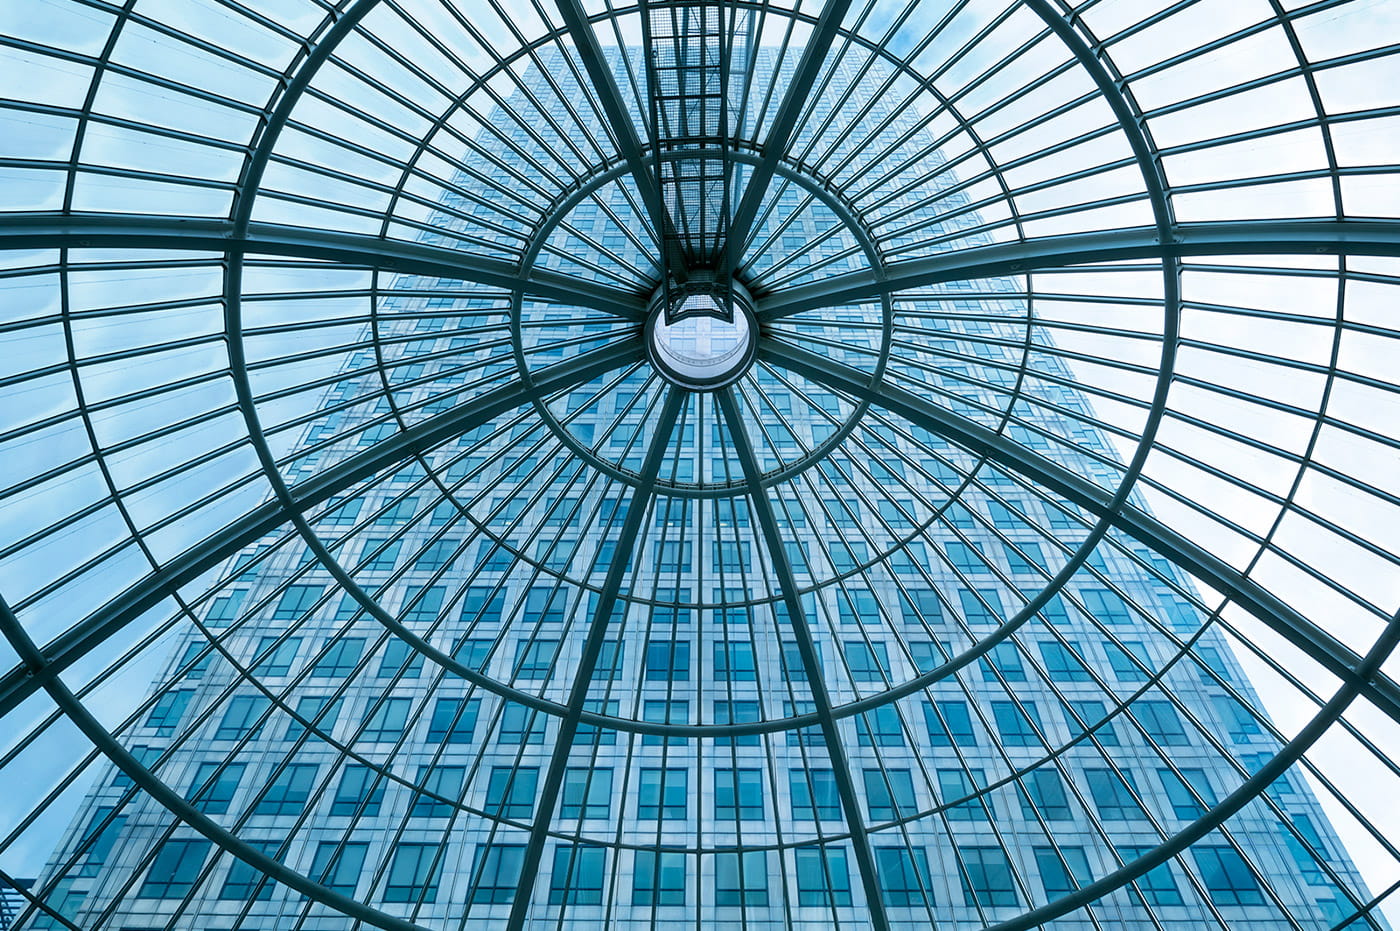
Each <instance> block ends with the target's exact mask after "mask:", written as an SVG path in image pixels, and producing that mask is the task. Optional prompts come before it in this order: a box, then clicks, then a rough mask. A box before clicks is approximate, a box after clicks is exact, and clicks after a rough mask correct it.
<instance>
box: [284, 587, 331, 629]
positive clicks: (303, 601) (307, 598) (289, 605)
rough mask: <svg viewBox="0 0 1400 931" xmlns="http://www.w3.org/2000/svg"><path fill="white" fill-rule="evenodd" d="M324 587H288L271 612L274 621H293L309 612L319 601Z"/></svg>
mask: <svg viewBox="0 0 1400 931" xmlns="http://www.w3.org/2000/svg"><path fill="white" fill-rule="evenodd" d="M325 590H326V589H325V586H324V585H288V586H287V587H286V589H285V590H284V591H283V592H282V597H281V598H279V599H278V600H277V607H276V608H275V609H274V610H273V612H272V619H273V620H274V621H294V620H296V619H297V618H299V617H301V616H302V615H303V614H305V613H306V612H308V611H310V610H311V606H312V605H314V604H315V603H316V602H317V601H320V600H321V593H322V592H324V591H325Z"/></svg>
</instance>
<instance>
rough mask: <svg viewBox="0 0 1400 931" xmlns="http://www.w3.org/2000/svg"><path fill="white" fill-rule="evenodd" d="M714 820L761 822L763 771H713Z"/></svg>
mask: <svg viewBox="0 0 1400 931" xmlns="http://www.w3.org/2000/svg"><path fill="white" fill-rule="evenodd" d="M715 818H716V820H720V821H761V820H763V770H761V769H717V770H715Z"/></svg>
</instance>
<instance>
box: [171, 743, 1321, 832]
mask: <svg viewBox="0 0 1400 931" xmlns="http://www.w3.org/2000/svg"><path fill="white" fill-rule="evenodd" d="M246 769H247V766H246V764H243V763H229V764H227V765H225V766H223V767H222V768H221V767H220V766H219V765H218V764H215V763H201V764H200V765H199V767H198V768H197V769H196V770H195V773H194V776H193V778H192V780H191V782H190V786H189V789H188V792H187V794H188V796H189V798H190V800H191V801H192V802H193V803H194V804H195V805H196V806H197V807H199V808H200V809H201V810H202V811H204V812H206V813H208V814H224V813H227V812H228V811H229V808H230V806H231V804H232V802H233V799H234V797H235V794H236V793H237V791H238V789H239V786H240V784H241V783H242V781H243V777H244V774H245V772H246ZM319 773H320V767H319V766H318V765H317V764H315V763H291V764H288V765H286V766H284V767H283V768H282V769H281V770H280V771H278V772H277V774H276V775H275V776H273V777H272V779H271V780H269V781H268V783H267V784H266V786H265V787H264V789H263V791H262V793H261V795H260V797H259V798H258V799H257V800H256V801H255V802H254V803H253V805H252V809H251V812H250V813H251V814H253V815H300V814H301V813H302V811H303V810H304V809H305V808H306V806H307V805H308V804H309V803H310V802H311V799H312V793H313V792H314V791H315V787H316V781H317V776H318V775H319ZM1120 773H1121V774H1120ZM712 774H713V775H712V778H713V785H712V788H713V798H712V799H711V800H710V801H708V802H707V803H706V806H705V808H706V812H707V814H708V816H710V817H712V818H713V819H714V820H715V821H746V820H753V821H764V820H766V819H767V816H766V815H765V810H764V794H765V792H764V784H765V774H764V770H762V769H760V768H756V767H754V768H719V769H715V770H713V771H712ZM467 775H468V767H466V766H460V765H445V764H444V765H436V766H420V767H419V771H418V775H417V780H416V781H417V783H418V784H419V785H422V786H423V787H424V789H425V790H426V791H427V792H429V793H432V795H433V796H438V797H441V798H445V799H450V800H455V799H460V798H462V797H463V795H464V793H465V791H466V782H467ZM934 775H935V778H936V779H937V782H938V786H937V792H938V795H939V797H941V798H942V799H944V800H947V801H953V800H956V799H959V798H963V797H965V796H969V795H971V794H973V793H974V792H976V791H977V788H978V787H979V786H982V785H985V784H986V776H985V772H984V771H983V770H982V769H980V768H976V767H973V768H958V769H950V768H938V769H935V771H934ZM1082 775H1083V779H1084V783H1085V787H1086V789H1087V795H1088V797H1089V798H1090V799H1091V800H1092V802H1093V804H1094V807H1095V809H1096V811H1097V814H1098V816H1099V818H1100V819H1101V820H1104V821H1126V820H1135V819H1145V818H1146V817H1147V813H1146V812H1145V811H1144V810H1143V808H1142V805H1141V804H1140V802H1139V799H1141V798H1142V797H1143V796H1142V794H1141V792H1140V790H1139V788H1138V786H1137V782H1136V779H1135V777H1134V774H1133V771H1132V770H1131V769H1128V768H1126V767H1124V768H1121V769H1120V771H1119V772H1115V771H1114V770H1112V769H1109V768H1106V767H1087V768H1085V769H1084V770H1083V774H1082ZM861 778H862V782H863V786H864V789H865V801H866V809H867V814H868V815H869V817H870V819H871V820H872V821H874V822H886V821H893V820H896V819H899V818H907V817H912V816H914V815H916V814H917V813H918V812H920V811H921V810H922V809H923V808H924V807H925V803H922V802H921V801H920V800H919V797H918V795H919V793H918V792H917V791H916V789H915V783H914V774H913V772H912V771H911V770H909V769H905V768H897V767H889V768H883V769H875V768H866V769H863V770H861ZM1157 778H1158V779H1159V781H1160V783H1161V786H1162V791H1163V793H1164V797H1165V799H1166V802H1167V804H1168V805H1169V806H1170V809H1171V813H1172V814H1173V815H1174V816H1175V817H1176V818H1179V819H1181V820H1185V821H1189V820H1194V819H1195V818H1198V817H1200V816H1201V815H1202V814H1204V813H1205V811H1206V808H1207V807H1209V806H1211V805H1214V804H1215V802H1216V798H1215V794H1214V791H1213V789H1212V788H1211V784H1210V780H1209V779H1208V777H1207V776H1206V773H1205V771H1204V770H1202V769H1198V768H1191V767H1183V768H1180V769H1179V770H1176V771H1173V770H1172V769H1170V768H1166V767H1163V768H1159V769H1158V770H1157ZM788 780H789V796H788V799H787V802H788V803H789V805H790V807H789V808H788V811H789V813H790V816H791V817H792V818H793V819H794V820H796V821H840V820H842V818H843V815H842V812H841V808H840V800H839V794H838V792H837V786H836V779H835V776H834V774H833V772H832V771H831V770H830V769H821V768H816V769H792V770H789V772H788ZM538 783H539V768H538V767H535V766H494V767H491V769H490V770H489V775H488V779H487V787H486V796H485V799H484V801H483V804H482V807H483V809H484V810H485V811H486V812H488V813H491V814H495V815H498V816H500V817H503V818H511V819H528V818H530V817H531V816H532V815H533V813H534V806H535V800H536V797H537V795H536V789H537V787H538ZM386 786H387V782H386V781H385V780H384V779H382V778H380V777H378V776H376V774H375V773H374V772H373V771H372V770H371V769H369V768H368V767H366V766H363V765H361V764H355V763H352V764H348V765H347V766H346V768H345V770H344V772H343V773H342V774H341V777H340V781H339V783H338V784H337V787H336V790H335V793H334V795H333V796H332V798H331V804H330V806H329V808H328V810H327V811H328V813H329V814H331V815H336V816H341V815H351V816H355V817H374V816H376V815H378V814H379V812H380V809H381V806H382V803H383V800H384V793H385V789H386ZM613 787H614V780H613V769H612V768H611V767H607V766H594V767H569V768H567V769H566V770H565V775H564V783H563V795H562V802H561V807H560V812H559V814H560V816H561V817H563V818H565V819H570V820H573V819H597V818H607V817H610V816H611V808H612V800H613ZM693 788H698V787H696V786H693V785H692V780H691V773H690V770H688V769H687V768H686V767H684V766H647V767H642V768H640V769H639V770H638V774H637V781H636V783H635V784H634V785H633V786H632V792H634V793H635V798H636V812H635V817H636V818H637V819H638V820H643V821H687V822H688V821H690V820H692V818H693V816H692V814H691V812H690V804H691V799H692V798H693V797H694V796H693V795H692V789H693ZM1018 798H1019V801H1020V808H1021V815H1022V817H1023V818H1025V819H1026V820H1035V819H1036V818H1040V819H1043V820H1045V821H1047V822H1057V821H1073V820H1076V819H1078V818H1080V815H1079V813H1078V811H1077V809H1076V806H1075V805H1074V803H1073V801H1072V799H1071V796H1070V793H1069V791H1068V790H1067V788H1066V786H1065V783H1064V780H1063V777H1062V776H1061V774H1060V772H1059V771H1058V770H1055V769H1047V768H1040V769H1036V770H1033V771H1031V772H1029V773H1027V774H1026V775H1025V776H1024V777H1023V779H1022V780H1021V781H1020V783H1019V791H1018ZM991 805H992V801H991V799H989V798H984V799H974V800H972V801H969V802H966V803H963V804H959V805H955V806H953V807H951V808H949V809H947V817H948V819H949V820H951V821H988V820H990V818H991V815H990V806H991ZM454 810H455V809H454V807H453V806H452V805H451V804H449V803H447V802H442V801H438V800H437V799H436V798H433V797H432V796H429V795H421V796H416V797H415V799H414V802H413V804H412V806H411V808H410V810H409V816H410V817H448V816H451V815H452V814H453V813H454ZM1311 840H1312V841H1313V844H1314V846H1315V847H1317V848H1319V849H1325V847H1324V846H1323V844H1322V841H1321V839H1320V838H1317V837H1316V836H1315V835H1314V837H1313V838H1312V839H1311Z"/></svg>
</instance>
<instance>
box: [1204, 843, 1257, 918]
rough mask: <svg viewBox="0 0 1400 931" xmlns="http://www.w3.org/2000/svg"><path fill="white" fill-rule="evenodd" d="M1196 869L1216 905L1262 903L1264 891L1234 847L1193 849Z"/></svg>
mask: <svg viewBox="0 0 1400 931" xmlns="http://www.w3.org/2000/svg"><path fill="white" fill-rule="evenodd" d="M1191 856H1192V857H1193V858H1194V859H1195V861H1196V869H1197V870H1198V871H1199V872H1200V874H1201V880H1202V882H1204V883H1205V887H1206V891H1207V892H1209V893H1210V900H1211V901H1212V902H1214V903H1215V904H1216V905H1263V904H1264V892H1263V890H1262V889H1260V888H1259V880H1257V879H1255V878H1254V871H1253V870H1251V869H1250V868H1249V864H1248V863H1246V862H1245V859H1244V857H1242V856H1240V854H1239V851H1237V850H1235V848H1233V847H1226V846H1223V845H1222V846H1202V845H1197V846H1195V847H1192V848H1191Z"/></svg>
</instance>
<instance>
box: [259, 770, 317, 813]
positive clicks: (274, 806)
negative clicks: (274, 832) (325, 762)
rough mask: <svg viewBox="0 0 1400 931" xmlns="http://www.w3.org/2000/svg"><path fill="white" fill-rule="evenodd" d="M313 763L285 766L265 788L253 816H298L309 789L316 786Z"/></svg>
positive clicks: (308, 796)
mask: <svg viewBox="0 0 1400 931" xmlns="http://www.w3.org/2000/svg"><path fill="white" fill-rule="evenodd" d="M319 768H320V767H318V766H317V765H316V764H315V763H292V764H290V765H288V766H286V767H285V768H284V769H283V770H282V771H281V772H280V773H278V774H277V776H276V778H274V779H273V780H272V784H271V785H269V786H268V787H267V793H266V794H265V795H263V797H262V799H261V800H260V801H259V802H258V804H257V806H256V807H255V808H254V809H253V814H255V815H299V814H301V812H302V810H303V809H305V808H306V802H307V799H309V798H310V797H311V789H312V787H313V786H314V785H315V784H316V771H317V770H318V769H319Z"/></svg>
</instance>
